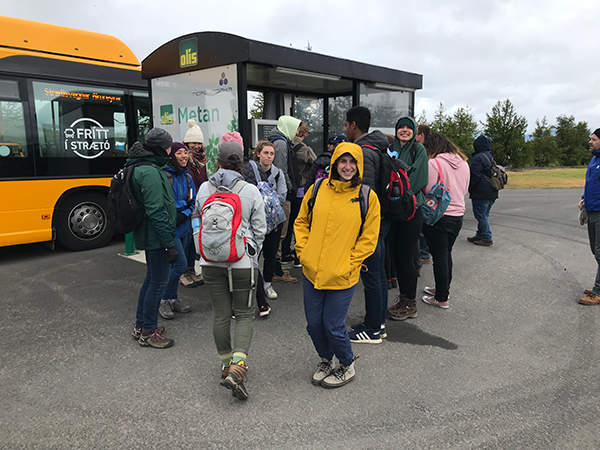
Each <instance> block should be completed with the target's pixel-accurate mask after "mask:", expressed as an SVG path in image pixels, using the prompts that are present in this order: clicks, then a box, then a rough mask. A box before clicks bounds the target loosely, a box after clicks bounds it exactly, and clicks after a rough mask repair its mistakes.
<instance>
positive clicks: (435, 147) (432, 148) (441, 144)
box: [425, 133, 468, 161]
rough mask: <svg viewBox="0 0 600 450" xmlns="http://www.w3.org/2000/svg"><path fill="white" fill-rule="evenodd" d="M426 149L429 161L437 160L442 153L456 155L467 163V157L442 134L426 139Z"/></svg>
mask: <svg viewBox="0 0 600 450" xmlns="http://www.w3.org/2000/svg"><path fill="white" fill-rule="evenodd" d="M425 149H426V150H427V155H428V156H429V159H433V158H435V157H436V156H437V155H440V154H442V153H455V154H457V155H458V156H460V157H461V158H462V159H463V161H466V160H467V159H468V158H467V156H466V155H465V154H464V153H463V152H462V151H461V150H460V148H458V147H457V146H456V144H454V142H452V141H451V140H450V139H448V138H447V137H446V136H444V135H443V134H441V133H431V134H430V135H429V136H427V139H425Z"/></svg>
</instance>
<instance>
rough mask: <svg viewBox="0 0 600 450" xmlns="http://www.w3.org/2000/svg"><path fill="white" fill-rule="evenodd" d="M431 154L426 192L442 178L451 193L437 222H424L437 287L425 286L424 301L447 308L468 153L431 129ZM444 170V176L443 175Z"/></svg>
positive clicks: (460, 223)
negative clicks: (453, 251) (429, 223)
mask: <svg viewBox="0 0 600 450" xmlns="http://www.w3.org/2000/svg"><path fill="white" fill-rule="evenodd" d="M425 147H426V148H427V153H428V154H429V158H430V159H429V181H428V182H427V187H426V188H425V192H430V191H431V189H432V188H433V186H434V185H435V184H436V183H437V182H438V181H439V180H440V179H443V180H444V184H445V185H446V187H447V188H448V190H449V193H450V204H449V205H448V207H447V208H446V211H445V212H444V215H443V216H442V218H441V219H440V220H438V221H437V222H436V223H435V224H434V225H427V224H425V223H424V224H423V234H424V235H425V239H427V243H428V244H429V251H430V252H431V255H432V256H433V276H434V279H435V287H434V288H433V287H426V288H425V294H426V295H424V296H423V297H422V300H423V302H425V303H427V304H428V305H431V306H437V307H438V308H443V309H447V308H448V307H449V304H448V296H449V294H450V283H451V282H452V247H453V246H454V243H455V242H456V238H457V237H458V233H459V232H460V229H461V228H462V223H463V216H464V214H465V195H466V193H467V190H468V188H469V165H468V164H467V157H466V156H465V155H464V153H463V152H461V151H460V149H459V148H458V147H457V146H456V145H454V143H453V142H452V141H450V140H449V139H448V138H447V137H446V136H444V135H443V134H439V133H432V134H431V135H430V136H429V137H428V138H427V140H426V141H425ZM440 171H441V176H440Z"/></svg>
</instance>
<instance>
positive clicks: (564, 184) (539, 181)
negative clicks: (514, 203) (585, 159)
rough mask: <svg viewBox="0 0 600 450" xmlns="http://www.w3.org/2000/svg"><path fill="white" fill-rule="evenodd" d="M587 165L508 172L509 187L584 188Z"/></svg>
mask: <svg viewBox="0 0 600 450" xmlns="http://www.w3.org/2000/svg"><path fill="white" fill-rule="evenodd" d="M586 170H587V168H586V167H576V168H569V169H547V170H524V171H522V172H508V184H507V185H506V187H507V188H512V189H573V188H578V189H583V185H584V183H585V171H586Z"/></svg>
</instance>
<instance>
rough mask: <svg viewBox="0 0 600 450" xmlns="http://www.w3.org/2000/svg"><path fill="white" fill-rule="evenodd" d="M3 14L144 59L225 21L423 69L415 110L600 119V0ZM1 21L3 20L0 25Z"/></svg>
mask: <svg viewBox="0 0 600 450" xmlns="http://www.w3.org/2000/svg"><path fill="white" fill-rule="evenodd" d="M0 14H2V15H7V16H11V17H18V18H22V19H29V20H37V21H40V22H46V23H52V24H56V25H63V26H68V27H74V28H80V29H84V30H89V31H96V32H99V33H105V34H110V35H113V36H115V37H118V38H119V39H121V40H123V41H125V43H126V44H128V45H129V47H130V48H131V49H132V50H133V51H134V52H135V54H136V55H137V56H138V58H139V59H140V61H141V60H143V59H144V58H145V57H146V56H147V55H148V54H150V53H151V52H152V51H153V50H155V49H156V48H157V47H159V46H161V45H162V44H164V43H166V42H168V41H170V40H171V39H173V38H176V37H178V36H182V35H184V34H188V33H192V32H197V31H223V32H228V33H233V34H237V35H240V36H243V37H246V38H250V39H254V40H259V41H264V42H269V43H273V44H280V45H286V46H289V45H290V44H291V45H292V46H293V47H295V48H304V47H306V45H307V42H309V41H310V45H311V46H312V49H313V51H314V52H318V53H323V54H325V55H331V56H335V57H340V58H347V59H353V60H357V61H360V62H365V63H370V64H375V65H380V66H385V67H391V68H394V69H399V70H405V71H408V72H416V73H420V74H422V75H423V90H420V91H417V93H416V99H417V107H416V114H420V113H421V111H422V110H423V109H425V111H426V114H427V116H428V118H429V120H431V119H432V118H433V113H434V111H435V109H436V106H437V105H438V104H439V103H440V102H442V103H443V104H444V106H445V107H446V108H447V109H448V110H449V112H452V110H453V109H455V108H457V107H460V106H469V107H470V108H471V109H472V111H473V113H474V114H475V118H476V119H477V120H478V121H483V120H485V114H486V113H489V112H490V110H491V108H492V106H493V105H494V104H495V103H496V102H497V101H498V100H504V99H506V98H509V99H510V100H511V101H512V102H513V103H514V104H515V106H516V108H517V112H518V113H519V114H520V115H523V116H525V117H526V118H527V120H528V122H529V128H528V131H529V132H531V131H532V130H533V128H534V126H535V121H536V119H541V118H542V117H544V116H546V117H547V118H548V121H549V122H550V124H554V123H555V120H556V117H557V116H558V115H561V114H565V115H573V116H575V119H576V120H577V121H586V122H588V126H589V127H590V128H591V129H592V130H593V129H595V128H597V127H600V101H599V99H598V95H597V93H596V89H599V90H600V83H599V81H600V80H599V77H600V39H599V38H600V25H599V24H600V2H599V1H597V0H596V1H592V0H571V1H558V0H519V1H514V0H445V1H444V0H424V1H416V0H410V1H403V0H369V1H355V0H318V1H317V0H305V1H303V2H290V1H285V2H284V1H275V0H245V1H237V0H235V1H226V0H195V1H188V0H182V1H179V0H171V1H158V0H146V1H138V0H102V1H100V0H77V1H72V0H21V1H9V0H2V8H1V9H0ZM0 33H2V30H0Z"/></svg>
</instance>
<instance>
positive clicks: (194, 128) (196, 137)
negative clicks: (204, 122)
mask: <svg viewBox="0 0 600 450" xmlns="http://www.w3.org/2000/svg"><path fill="white" fill-rule="evenodd" d="M188 127H190V129H189V130H188V131H187V133H185V137H184V138H183V142H185V143H186V144H189V143H190V142H195V143H198V144H203V143H204V135H203V134H202V130H201V129H200V127H199V126H198V125H196V121H195V120H194V119H190V120H188Z"/></svg>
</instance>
